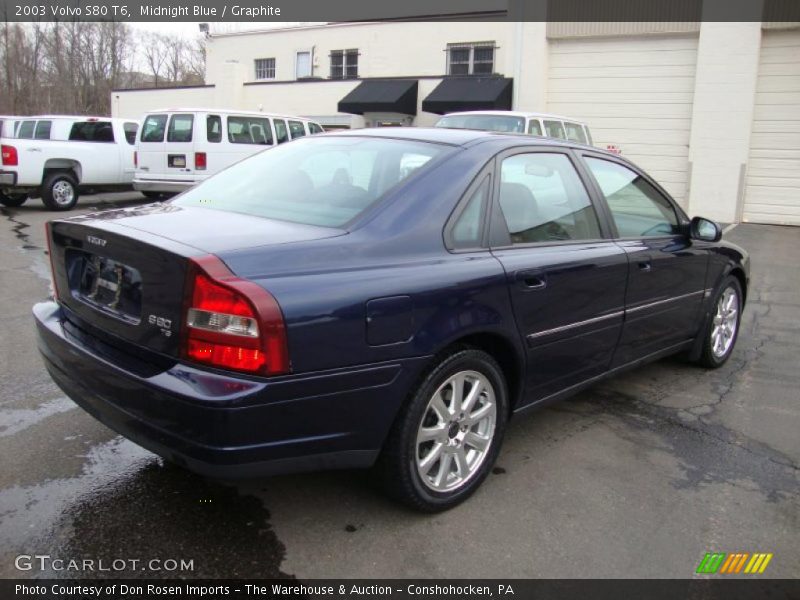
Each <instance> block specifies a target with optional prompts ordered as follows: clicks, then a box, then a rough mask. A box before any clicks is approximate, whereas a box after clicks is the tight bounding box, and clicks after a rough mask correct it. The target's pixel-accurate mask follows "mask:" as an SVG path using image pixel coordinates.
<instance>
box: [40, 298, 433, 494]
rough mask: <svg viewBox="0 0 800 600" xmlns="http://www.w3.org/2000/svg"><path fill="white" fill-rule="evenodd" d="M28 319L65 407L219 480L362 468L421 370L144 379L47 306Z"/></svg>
mask: <svg viewBox="0 0 800 600" xmlns="http://www.w3.org/2000/svg"><path fill="white" fill-rule="evenodd" d="M33 313H34V317H35V320H36V325H37V330H38V345H39V350H40V352H41V354H42V356H43V358H44V362H45V366H46V367H47V370H48V371H49V373H50V375H51V376H52V378H53V380H54V381H55V382H56V383H57V384H58V385H59V387H60V388H61V389H62V390H64V392H65V393H66V394H67V395H68V396H69V397H70V398H72V400H73V401H75V402H76V403H77V404H78V405H79V406H81V407H82V408H84V409H85V410H86V411H87V412H88V413H90V414H91V415H92V416H94V417H95V418H97V419H98V420H99V421H101V422H102V423H104V424H105V425H107V426H108V427H110V428H111V429H113V430H115V431H117V432H118V433H120V434H122V435H123V436H125V437H127V438H129V439H130V440H132V441H134V442H136V443H137V444H139V445H141V446H143V447H145V448H147V449H148V450H150V451H152V452H155V453H156V454H159V455H161V456H163V457H164V458H166V459H168V460H170V461H172V462H175V463H177V464H179V465H182V466H184V467H186V468H188V469H190V470H192V471H195V472H197V473H200V474H203V475H207V476H211V477H217V478H222V479H229V478H230V479H233V478H247V477H260V476H264V475H273V474H277V473H286V472H298V471H309V470H320V469H336V468H357V467H368V466H370V465H371V464H372V463H373V462H374V461H375V459H376V458H377V456H378V453H379V450H380V447H381V445H382V443H383V439H384V438H385V436H386V434H387V433H388V430H389V427H390V426H391V423H392V421H393V420H394V417H395V414H396V413H397V411H398V409H399V407H400V405H401V403H402V402H403V399H404V398H405V396H406V392H407V390H408V388H409V386H410V385H411V384H412V383H413V381H414V380H415V379H416V377H417V375H418V373H419V369H420V368H421V367H422V365H423V364H424V359H421V358H417V359H407V360H405V361H396V362H392V363H380V364H374V365H368V366H361V367H354V368H350V369H339V370H335V371H325V372H318V373H312V374H303V375H291V376H283V377H276V378H272V379H269V380H267V379H255V378H252V379H251V378H246V377H237V376H230V375H224V374H219V373H214V372H211V371H205V370H201V369H197V368H194V367H192V366H189V365H185V364H182V363H180V362H176V363H175V364H174V366H172V367H171V368H169V369H167V370H161V371H159V372H157V373H155V374H149V376H147V375H142V374H137V373H134V372H131V371H130V370H126V369H124V368H121V367H120V366H117V364H115V362H114V361H113V359H111V358H110V357H111V354H108V355H106V353H105V352H104V351H103V348H102V346H103V344H102V343H101V342H98V343H97V344H93V345H92V347H91V348H90V347H89V346H88V345H87V344H85V343H84V340H83V339H80V338H78V337H76V336H75V335H73V334H72V333H70V331H75V329H74V326H70V327H68V328H65V321H64V319H65V314H64V313H63V311H62V309H61V308H60V307H59V305H58V304H56V303H55V302H42V303H40V304H37V305H36V306H34V307H33ZM116 352H119V351H118V350H117V351H116ZM117 362H118V361H117Z"/></svg>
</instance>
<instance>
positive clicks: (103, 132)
mask: <svg viewBox="0 0 800 600" xmlns="http://www.w3.org/2000/svg"><path fill="white" fill-rule="evenodd" d="M69 139H70V141H74V142H104V143H113V142H114V127H113V126H112V125H111V123H110V122H109V121H78V122H77V123H73V125H72V129H70V132H69Z"/></svg>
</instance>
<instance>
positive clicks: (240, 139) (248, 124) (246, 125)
mask: <svg viewBox="0 0 800 600" xmlns="http://www.w3.org/2000/svg"><path fill="white" fill-rule="evenodd" d="M228 141H229V142H230V143H231V144H260V145H262V146H271V145H272V130H271V129H270V127H269V120H268V119H265V118H261V117H228Z"/></svg>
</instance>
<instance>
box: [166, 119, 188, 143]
mask: <svg viewBox="0 0 800 600" xmlns="http://www.w3.org/2000/svg"><path fill="white" fill-rule="evenodd" d="M193 128H194V115H172V118H171V119H170V121H169V129H168V130H167V141H168V142H191V141H192V129H193Z"/></svg>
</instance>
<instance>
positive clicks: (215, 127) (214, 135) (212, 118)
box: [206, 115, 222, 144]
mask: <svg viewBox="0 0 800 600" xmlns="http://www.w3.org/2000/svg"><path fill="white" fill-rule="evenodd" d="M206 140H208V141H209V142H213V143H215V144H216V143H219V142H221V141H222V118H220V116H219V115H208V116H207V117H206Z"/></svg>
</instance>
